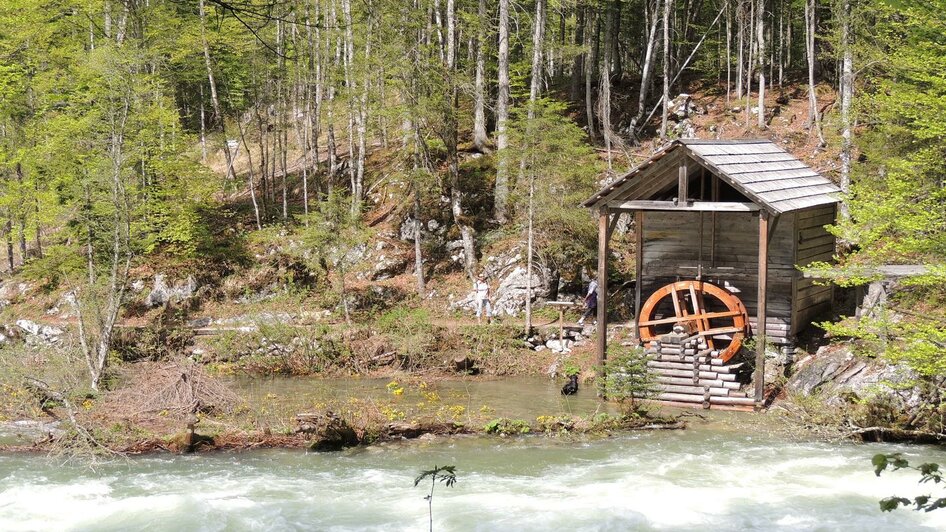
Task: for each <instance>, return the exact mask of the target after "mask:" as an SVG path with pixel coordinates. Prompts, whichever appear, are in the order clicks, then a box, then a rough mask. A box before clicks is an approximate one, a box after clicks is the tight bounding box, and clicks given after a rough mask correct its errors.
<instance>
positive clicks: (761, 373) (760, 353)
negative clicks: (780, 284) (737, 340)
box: [753, 212, 769, 410]
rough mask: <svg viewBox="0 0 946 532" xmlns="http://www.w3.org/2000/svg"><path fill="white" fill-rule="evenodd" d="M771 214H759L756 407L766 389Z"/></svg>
mask: <svg viewBox="0 0 946 532" xmlns="http://www.w3.org/2000/svg"><path fill="white" fill-rule="evenodd" d="M768 265H769V215H768V213H766V212H762V213H760V214H759V293H758V303H757V311H758V314H757V317H756V330H755V333H756V334H755V339H756V344H755V345H756V347H755V375H754V376H753V378H754V380H755V409H756V410H760V409H761V408H762V401H763V393H764V391H765V382H763V381H764V379H765V343H766V335H765V318H766V315H765V303H766V298H765V296H766V285H767V283H768V273H769V268H768Z"/></svg>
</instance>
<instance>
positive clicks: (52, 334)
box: [16, 320, 65, 345]
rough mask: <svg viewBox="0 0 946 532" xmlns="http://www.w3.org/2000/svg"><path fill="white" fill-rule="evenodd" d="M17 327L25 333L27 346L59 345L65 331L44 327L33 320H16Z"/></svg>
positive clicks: (49, 326) (48, 326)
mask: <svg viewBox="0 0 946 532" xmlns="http://www.w3.org/2000/svg"><path fill="white" fill-rule="evenodd" d="M16 326H17V327H19V328H20V330H22V331H23V333H24V337H25V340H26V343H27V344H34V345H35V344H45V345H50V344H58V343H60V342H61V341H62V335H63V334H65V331H63V330H62V329H60V328H59V327H53V326H52V325H43V324H41V323H36V322H35V321H31V320H16Z"/></svg>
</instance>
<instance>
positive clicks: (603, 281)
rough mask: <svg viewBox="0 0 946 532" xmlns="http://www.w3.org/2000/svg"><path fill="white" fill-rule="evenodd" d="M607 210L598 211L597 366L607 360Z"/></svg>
mask: <svg viewBox="0 0 946 532" xmlns="http://www.w3.org/2000/svg"><path fill="white" fill-rule="evenodd" d="M608 236H609V235H608V208H607V207H606V206H602V207H601V208H600V209H599V210H598V342H597V348H598V350H597V364H598V367H600V368H603V367H604V363H605V362H606V361H607V359H608Z"/></svg>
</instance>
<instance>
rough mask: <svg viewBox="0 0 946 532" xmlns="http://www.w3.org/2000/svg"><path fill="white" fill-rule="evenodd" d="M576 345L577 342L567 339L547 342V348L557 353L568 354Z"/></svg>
mask: <svg viewBox="0 0 946 532" xmlns="http://www.w3.org/2000/svg"><path fill="white" fill-rule="evenodd" d="M574 345H575V342H573V341H571V340H569V339H567V338H566V339H564V340H549V341H547V342H545V347H548V348H549V349H551V350H552V351H553V352H555V353H568V352H570V351H571V348H572V346H574Z"/></svg>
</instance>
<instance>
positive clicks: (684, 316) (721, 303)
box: [637, 280, 748, 362]
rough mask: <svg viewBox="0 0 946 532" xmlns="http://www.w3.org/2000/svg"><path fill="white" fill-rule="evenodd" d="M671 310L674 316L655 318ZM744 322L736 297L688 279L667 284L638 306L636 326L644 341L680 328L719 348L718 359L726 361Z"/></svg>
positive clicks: (735, 349)
mask: <svg viewBox="0 0 946 532" xmlns="http://www.w3.org/2000/svg"><path fill="white" fill-rule="evenodd" d="M687 298H689V302H687V301H686V299H687ZM667 299H669V302H668V301H667ZM688 303H689V304H688ZM671 305H672V306H671ZM690 306H692V309H693V310H692V312H691V311H690V309H689V308H688V307H690ZM671 309H672V312H673V313H674V315H673V317H669V316H668V317H666V318H664V317H661V316H658V313H661V312H663V311H666V312H670V311H671ZM722 309H725V310H722ZM747 323H748V312H747V311H746V308H745V306H744V305H743V304H742V302H741V301H740V300H739V298H738V297H736V296H735V295H733V294H731V293H729V292H728V291H727V290H725V289H723V288H720V287H718V286H716V285H714V284H711V283H707V282H704V281H699V280H689V281H677V282H675V283H670V284H668V285H665V286H663V287H661V288H659V289H657V290H656V291H655V292H654V293H653V294H651V296H650V297H649V298H647V301H646V302H645V303H644V304H643V306H642V307H641V311H640V317H639V320H638V322H637V325H638V327H639V330H640V339H641V341H643V342H648V341H651V340H655V339H657V338H658V337H659V336H660V335H661V334H665V333H667V332H670V331H672V330H673V327H674V326H677V325H679V326H681V327H683V328H684V330H686V331H687V333H688V334H690V335H692V336H696V337H703V338H705V339H706V342H707V346H708V347H710V348H711V349H717V348H718V349H719V358H720V359H722V360H723V361H724V362H728V361H729V359H731V358H732V357H733V356H734V355H735V354H736V353H737V352H739V347H740V346H741V345H742V340H743V338H745V334H746V324H747ZM717 344H718V345H717Z"/></svg>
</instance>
